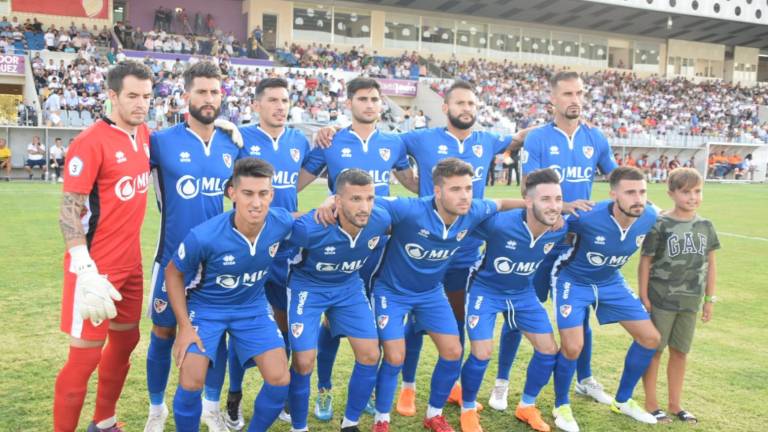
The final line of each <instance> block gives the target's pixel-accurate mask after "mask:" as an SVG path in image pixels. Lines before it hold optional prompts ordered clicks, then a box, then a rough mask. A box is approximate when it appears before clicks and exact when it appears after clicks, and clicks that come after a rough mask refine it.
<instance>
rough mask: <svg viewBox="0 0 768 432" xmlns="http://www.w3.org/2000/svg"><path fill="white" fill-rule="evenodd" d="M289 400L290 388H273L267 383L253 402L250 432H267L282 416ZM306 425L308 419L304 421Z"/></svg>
mask: <svg viewBox="0 0 768 432" xmlns="http://www.w3.org/2000/svg"><path fill="white" fill-rule="evenodd" d="M286 399H288V386H287V385H286V386H273V385H271V384H269V383H267V382H266V381H265V382H264V384H263V385H262V386H261V391H259V395H258V396H256V400H255V401H253V418H252V419H251V423H250V424H249V425H248V432H266V431H267V430H268V429H269V427H270V426H272V423H274V422H275V419H277V416H279V415H280V411H282V409H283V406H284V405H285V401H286ZM304 421H305V424H306V417H305V419H304Z"/></svg>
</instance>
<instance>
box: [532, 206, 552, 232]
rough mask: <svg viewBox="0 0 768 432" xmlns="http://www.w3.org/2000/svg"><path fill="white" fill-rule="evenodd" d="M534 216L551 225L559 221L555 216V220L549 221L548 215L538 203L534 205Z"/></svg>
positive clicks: (540, 221) (542, 222)
mask: <svg viewBox="0 0 768 432" xmlns="http://www.w3.org/2000/svg"><path fill="white" fill-rule="evenodd" d="M533 217H535V218H536V220H537V221H539V223H540V224H542V225H546V226H549V227H551V226H553V225H554V224H555V223H557V218H555V220H554V221H553V222H549V221H548V220H547V215H546V214H545V212H544V210H542V209H540V208H539V207H538V206H537V205H536V204H534V205H533Z"/></svg>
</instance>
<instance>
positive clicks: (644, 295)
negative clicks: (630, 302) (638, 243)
mask: <svg viewBox="0 0 768 432" xmlns="http://www.w3.org/2000/svg"><path fill="white" fill-rule="evenodd" d="M652 260H653V257H652V256H649V255H643V256H641V257H640V262H639V263H638V265H637V291H638V295H639V296H640V301H641V302H643V306H645V309H646V310H647V311H648V312H650V311H651V301H650V300H649V299H648V280H649V279H650V276H651V261H652Z"/></svg>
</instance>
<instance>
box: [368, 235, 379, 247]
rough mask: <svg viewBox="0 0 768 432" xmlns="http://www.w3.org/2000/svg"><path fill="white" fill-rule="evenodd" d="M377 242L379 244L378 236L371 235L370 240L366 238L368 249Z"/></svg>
mask: <svg viewBox="0 0 768 432" xmlns="http://www.w3.org/2000/svg"><path fill="white" fill-rule="evenodd" d="M377 244H379V236H376V237H372V238H371V239H370V240H368V249H374V248H376V245H377Z"/></svg>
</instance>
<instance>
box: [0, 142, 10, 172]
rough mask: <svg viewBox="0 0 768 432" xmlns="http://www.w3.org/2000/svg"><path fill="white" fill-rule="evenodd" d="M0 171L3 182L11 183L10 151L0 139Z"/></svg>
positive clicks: (6, 144)
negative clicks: (3, 175) (2, 175)
mask: <svg viewBox="0 0 768 432" xmlns="http://www.w3.org/2000/svg"><path fill="white" fill-rule="evenodd" d="M0 170H2V171H3V174H5V177H3V180H5V181H11V149H10V148H9V147H8V143H7V142H6V141H5V138H0Z"/></svg>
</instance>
